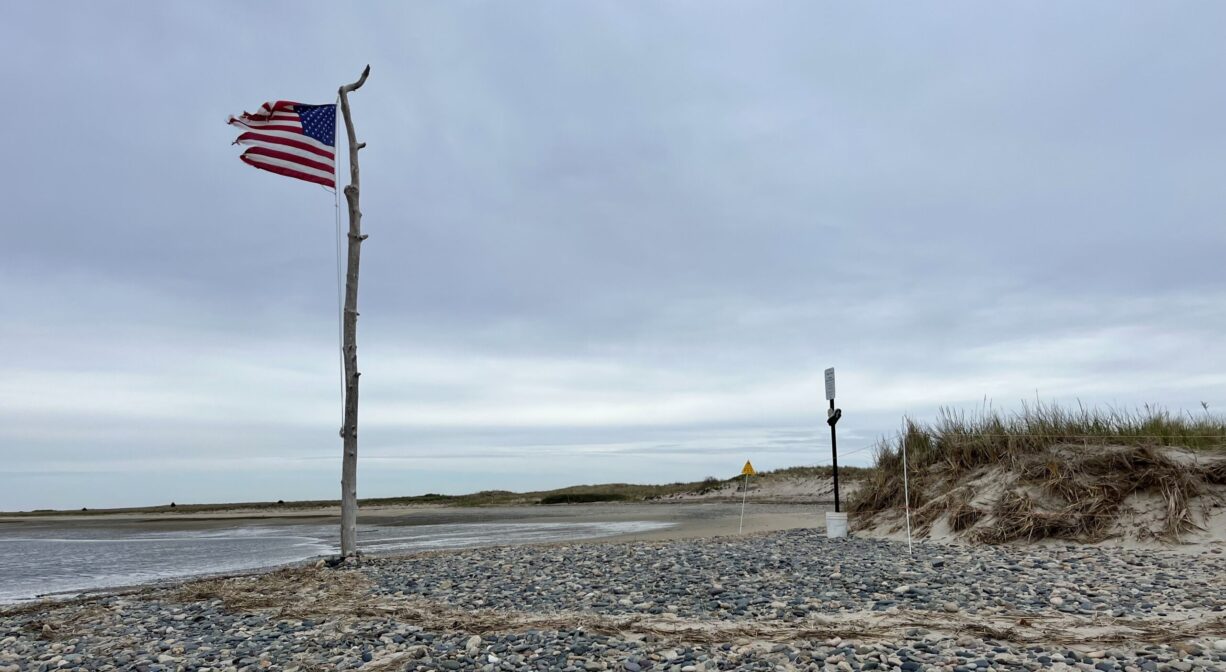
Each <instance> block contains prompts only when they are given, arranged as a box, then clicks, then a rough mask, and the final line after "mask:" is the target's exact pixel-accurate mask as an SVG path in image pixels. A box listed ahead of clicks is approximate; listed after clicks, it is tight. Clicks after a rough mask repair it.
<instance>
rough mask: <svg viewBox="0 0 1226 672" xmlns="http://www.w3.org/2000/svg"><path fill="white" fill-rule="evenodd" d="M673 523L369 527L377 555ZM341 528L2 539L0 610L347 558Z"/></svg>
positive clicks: (52, 530)
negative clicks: (57, 597)
mask: <svg viewBox="0 0 1226 672" xmlns="http://www.w3.org/2000/svg"><path fill="white" fill-rule="evenodd" d="M669 525H670V523H659V522H647V521H631V522H609V523H547V522H540V523H456V524H446V525H413V526H397V525H360V526H359V527H358V546H359V548H360V549H361V550H362V551H363V552H364V553H368V554H393V553H411V552H413V551H425V550H435V549H445V548H465V547H472V546H485V545H490V544H523V543H533V542H543V541H565V540H570V539H591V538H596V537H605V536H612V535H617V534H626V533H632V532H642V531H647V530H652V529H658V528H661V527H668V526H669ZM338 534H339V532H338V529H337V526H336V525H257V526H250V525H248V526H242V527H237V526H236V527H233V528H225V529H212V530H200V531H174V532H147V531H137V530H132V529H125V528H113V529H111V528H84V529H70V528H63V527H48V528H30V529H21V530H4V529H0V602H10V603H11V602H19V601H23V600H29V599H33V598H36V597H38V596H42V595H51V594H65V593H67V594H71V593H74V592H78V591H86V590H91V589H97V588H108V587H116V586H129V585H133V584H139V583H146V582H150V581H157V580H160V579H173V578H183V577H189V576H199V575H205V574H218V573H227V572H241V571H245V570H253V569H261V568H266V567H275V566H277V565H283V564H286V563H291V562H297V561H300V560H306V559H308V558H313V557H316V556H320V555H335V554H337V553H338V546H339V543H340V542H339V538H338Z"/></svg>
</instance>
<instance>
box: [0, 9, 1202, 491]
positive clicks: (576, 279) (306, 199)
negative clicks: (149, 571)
mask: <svg viewBox="0 0 1226 672" xmlns="http://www.w3.org/2000/svg"><path fill="white" fill-rule="evenodd" d="M1223 25H1226V5H1222V4H1221V3H1209V2H1205V3H1178V2H1176V3H1124V4H1121V3H1117V2H1102V3H1091V2H1080V3H1062V4H1058V5H1055V4H1050V3H1047V4H1045V3H1037V4H1036V3H1031V2H1023V3H971V2H967V3H952V2H951V3H937V4H927V5H924V4H921V3H906V4H899V3H885V2H881V3H841V4H837V5H836V4H833V3H816V2H808V1H806V2H796V3H790V2H763V3H744V2H734V3H722V2H714V3H712V2H665V3H660V2H625V1H619V2H582V3H578V2H514V3H508V2H502V3H495V2H488V3H474V2H443V1H439V2H429V3H423V2H415V3H361V4H350V3H326V4H325V3H311V2H306V3H304V2H295V3H254V4H253V3H250V2H243V3H238V2H229V3H166V2H126V3H106V4H105V5H103V4H97V3H83V2H82V3H69V4H65V3H59V2H24V3H17V2H7V3H3V4H0V52H2V54H3V58H0V89H2V90H3V91H4V92H5V104H4V105H2V106H0V122H2V125H3V128H5V129H6V133H5V142H4V144H3V146H4V149H5V154H6V155H7V156H8V160H7V161H5V162H4V163H3V168H0V171H2V173H0V178H2V179H0V184H2V185H3V186H2V187H0V189H3V203H4V211H5V215H4V217H3V218H2V220H0V221H2V226H3V233H4V243H3V246H2V247H0V301H2V302H3V304H2V305H3V308H4V310H3V313H4V317H3V320H2V321H0V458H2V462H3V467H2V468H0V510H14V509H31V508H40V507H80V506H90V507H101V506H121V505H141V504H157V503H165V502H169V501H172V500H174V501H178V502H204V501H226V500H229V501H234V500H270V499H271V500H275V499H287V500H288V499H299V498H334V497H337V496H338V495H339V478H340V455H341V446H340V440H339V438H338V436H337V428H338V427H339V424H340V381H339V372H338V358H337V354H336V348H337V325H336V267H335V254H336V248H335V230H334V227H335V220H334V207H333V197H332V194H331V193H330V192H328V191H326V190H324V189H322V188H320V187H317V186H313V185H310V184H307V183H304V182H297V181H294V180H290V179H286V178H284V177H280V176H276V175H272V174H270V173H265V172H261V171H257V170H254V169H252V168H250V167H248V166H246V165H244V164H243V163H241V162H240V161H239V159H238V155H239V154H240V153H241V149H240V148H238V147H234V146H231V144H230V143H231V141H232V140H233V138H234V136H235V135H236V134H235V131H234V130H233V129H232V128H231V127H228V126H226V125H225V120H226V117H227V115H230V114H236V113H238V112H241V111H243V110H254V109H255V108H256V107H258V106H259V105H260V104H261V103H262V102H264V101H266V100H276V99H294V100H300V101H303V102H314V103H328V102H331V101H332V100H333V98H334V97H335V91H336V88H337V86H339V85H340V84H342V83H345V82H348V81H352V80H353V79H355V78H356V77H357V75H358V74H359V73H360V72H361V69H362V66H364V65H365V64H367V63H370V65H371V69H372V71H371V76H370V79H369V81H368V82H367V84H366V86H365V87H364V88H363V89H362V90H361V91H359V92H357V93H356V94H354V95H353V97H352V101H353V107H354V116H355V119H356V124H357V130H358V137H359V139H360V140H364V141H366V142H368V143H369V147H368V149H366V150H365V151H364V152H363V155H362V161H363V163H362V188H363V190H362V205H363V211H364V213H365V217H364V220H363V224H364V227H365V229H366V232H367V233H369V234H370V239H369V241H368V242H367V243H366V245H365V246H364V247H363V257H362V284H361V294H360V309H361V312H362V318H361V321H360V324H359V330H358V339H359V345H360V347H359V358H360V369H361V371H362V373H363V376H362V396H361V400H362V415H361V430H362V431H361V442H360V465H361V466H360V477H359V494H360V495H361V496H389V495H407V494H420V493H425V492H448V493H459V492H466V491H473V490H479V489H487V488H508V489H524V488H544V487H555V486H561V485H567V484H572V483H580V482H606V481H614V480H629V481H639V482H667V481H674V480H682V479H691V478H701V477H704V476H708V475H717V476H728V475H732V474H735V473H737V471H738V470H739V469H740V466H741V464H742V463H743V462H744V460H745V459H752V460H753V461H754V464H755V465H756V466H757V467H758V468H760V469H761V468H775V467H781V466H788V465H794V464H813V463H819V462H820V463H827V462H828V461H829V455H830V445H829V436H828V434H827V432H826V428H825V425H824V422H823V421H824V417H825V413H824V410H823V406H824V404H825V401H824V399H823V393H822V370H823V369H824V368H825V367H827V366H835V367H837V370H838V386H839V405H840V406H841V407H842V408H843V409H844V420H843V421H842V423H841V424H840V426H839V428H840V444H839V445H840V449H841V451H840V452H841V454H845V457H844V462H845V463H851V464H866V463H867V462H868V461H869V460H870V459H871V450H865V447H867V446H869V445H871V444H872V443H873V441H874V440H875V439H876V438H877V437H879V436H881V435H883V434H887V433H890V432H893V431H895V429H896V428H897V427H898V425H899V422H900V419H901V417H902V416H903V414H904V413H910V414H912V415H913V416H915V417H917V418H931V417H933V416H934V415H935V413H936V412H937V409H938V408H940V407H942V406H950V407H954V408H967V409H973V408H976V407H978V406H979V405H980V404H982V403H983V402H984V400H985V399H987V400H989V401H990V402H991V403H992V404H993V405H994V406H995V407H997V408H1005V409H1009V408H1017V407H1018V406H1019V405H1020V404H1021V403H1022V401H1023V400H1034V399H1036V398H1038V399H1042V400H1044V401H1055V402H1074V403H1075V402H1076V400H1078V399H1080V400H1081V401H1082V402H1084V403H1086V404H1089V405H1096V404H1112V405H1115V406H1122V407H1125V408H1132V407H1135V406H1138V405H1140V404H1144V403H1158V404H1162V405H1164V406H1167V407H1169V408H1171V409H1172V410H1179V409H1191V410H1195V411H1197V412H1201V410H1200V409H1201V407H1200V403H1201V402H1202V401H1204V402H1207V403H1208V404H1209V405H1210V408H1211V409H1218V410H1220V409H1223V408H1226V341H1224V339H1223V334H1226V263H1224V261H1223V251H1224V250H1226V226H1224V222H1223V213H1224V212H1226V188H1224V187H1223V185H1224V184H1226V133H1224V132H1223V128H1224V124H1223V120H1224V119H1226V87H1224V86H1223V85H1222V82H1223V73H1226V42H1223V40H1222V39H1221V37H1222V35H1221V26H1223ZM342 172H344V171H342Z"/></svg>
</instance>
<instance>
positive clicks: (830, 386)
mask: <svg viewBox="0 0 1226 672" xmlns="http://www.w3.org/2000/svg"><path fill="white" fill-rule="evenodd" d="M826 400H827V401H833V400H834V367H833V366H832V367H830V368H829V369H826Z"/></svg>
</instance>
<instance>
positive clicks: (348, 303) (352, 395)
mask: <svg viewBox="0 0 1226 672" xmlns="http://www.w3.org/2000/svg"><path fill="white" fill-rule="evenodd" d="M369 74H370V66H369V65H368V66H366V69H365V70H363V71H362V76H361V77H359V78H358V81H356V82H354V83H352V84H346V85H344V86H342V87H341V88H340V92H339V94H340V98H341V113H342V114H344V115H345V131H346V132H347V133H348V134H349V186H347V187H345V200H346V201H347V202H348V204H349V264H348V270H347V272H346V274H345V317H344V332H345V333H344V345H343V346H342V349H343V355H344V359H345V424H344V426H342V427H341V439H342V443H343V445H344V450H345V457H344V461H343V463H342V465H341V555H342V556H344V557H346V558H348V557H352V556H354V555H356V554H357V552H358V533H357V526H358V376H360V375H362V374H360V373H358V343H357V335H358V265H359V260H360V258H361V256H362V241H363V240H366V235H365V234H363V233H362V211H361V210H360V209H359V208H358V194H359V188H358V184H359V179H358V178H359V173H358V150H359V149H362V148H363V147H365V146H366V143H364V142H361V143H359V142H358V141H357V138H356V137H354V132H353V118H352V117H351V116H350V115H349V94H350V93H351V92H353V91H357V90H358V89H360V88H361V87H362V85H363V84H365V83H366V76H367V75H369Z"/></svg>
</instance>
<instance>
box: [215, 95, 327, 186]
mask: <svg viewBox="0 0 1226 672" xmlns="http://www.w3.org/2000/svg"><path fill="white" fill-rule="evenodd" d="M227 123H229V124H230V125H231V126H237V127H239V128H240V129H243V133H242V134H241V135H239V136H238V138H237V139H236V140H235V141H234V144H236V145H249V146H250V149H248V150H247V151H245V152H243V155H242V156H241V157H239V158H241V159H242V160H243V161H244V162H246V163H247V164H249V165H252V166H255V167H256V168H259V169H260V170H267V171H269V172H273V173H277V174H278V175H285V176H286V177H294V178H297V179H299V180H306V181H307V182H314V183H316V184H322V185H324V186H325V187H328V188H329V189H336V105H303V104H302V103H294V102H290V101H288V100H278V101H277V102H275V103H264V104H263V105H261V106H260V110H259V111H258V112H256V113H254V114H252V113H250V112H244V113H243V114H242V115H241V116H238V117H230V121H229V122H227Z"/></svg>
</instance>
